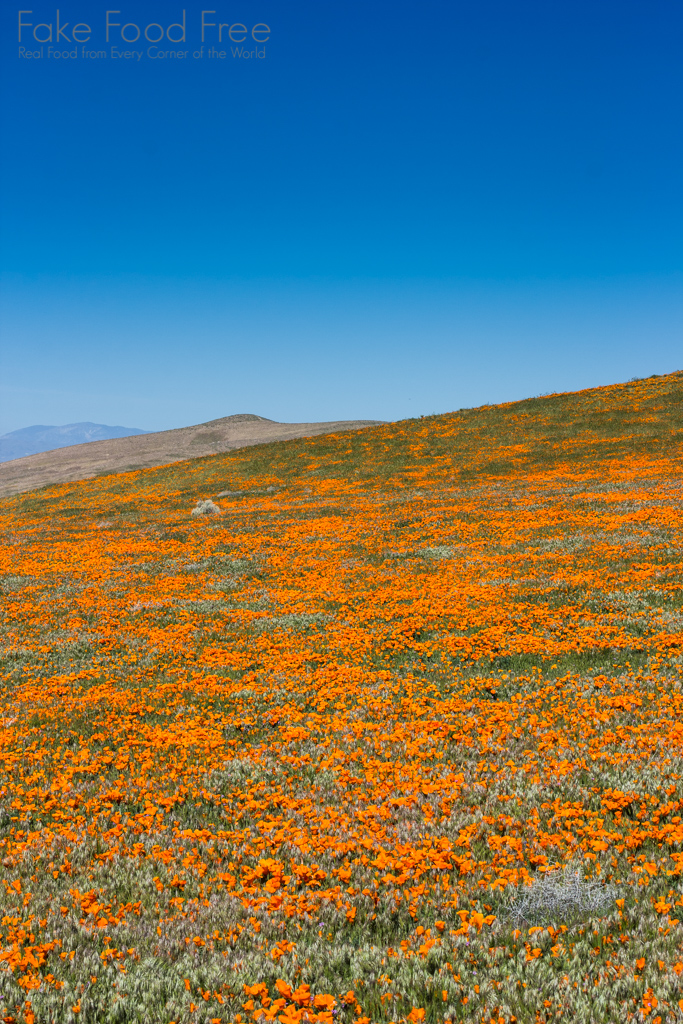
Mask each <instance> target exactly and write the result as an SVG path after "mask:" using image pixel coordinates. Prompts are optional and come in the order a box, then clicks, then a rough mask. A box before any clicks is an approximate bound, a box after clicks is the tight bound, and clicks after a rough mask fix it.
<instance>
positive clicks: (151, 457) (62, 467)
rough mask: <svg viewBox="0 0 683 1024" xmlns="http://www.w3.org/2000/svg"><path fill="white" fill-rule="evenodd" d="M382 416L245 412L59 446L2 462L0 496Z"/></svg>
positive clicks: (345, 427)
mask: <svg viewBox="0 0 683 1024" xmlns="http://www.w3.org/2000/svg"><path fill="white" fill-rule="evenodd" d="M375 423H377V420H351V421H344V420H338V421H336V422H332V423H276V422H275V421H274V420H268V419H265V418H264V417H263V416H254V415H252V414H250V413H241V414H238V415H236V416H223V417H222V418H220V419H217V420H209V421H208V422H207V423H199V424H197V425H196V426H192V427H180V428H178V429H177V430H162V431H158V432H156V433H142V432H140V433H139V434H138V435H137V436H129V437H116V438H114V439H111V440H101V441H90V442H89V443H88V444H74V445H70V446H69V447H68V448H57V449H56V450H54V451H46V452H42V453H40V454H37V455H29V456H28V457H26V458H22V459H15V460H14V461H12V462H8V463H5V464H3V465H0V497H5V496H7V495H9V494H18V493H21V492H22V491H32V490H35V489H36V488H38V487H44V486H45V485H46V484H54V483H66V482H68V481H74V480H87V479H92V478H93V477H95V476H101V475H103V474H110V473H125V472H128V471H130V470H134V469H144V468H148V467H150V466H161V465H166V464H167V463H171V462H180V461H183V460H185V459H191V458H193V457H195V458H196V457H197V456H200V455H213V454H215V453H216V452H224V451H230V450H231V449H234V448H242V447H244V446H248V445H253V444H263V443H264V442H265V441H282V440H286V439H288V438H294V437H307V436H311V435H316V434H326V433H330V432H331V431H339V430H359V429H361V428H362V427H366V426H368V425H372V424H375Z"/></svg>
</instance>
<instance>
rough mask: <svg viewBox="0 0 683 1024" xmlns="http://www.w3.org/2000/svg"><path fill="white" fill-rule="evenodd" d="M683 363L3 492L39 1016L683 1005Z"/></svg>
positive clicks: (10, 796)
mask: <svg viewBox="0 0 683 1024" xmlns="http://www.w3.org/2000/svg"><path fill="white" fill-rule="evenodd" d="M682 383H683V375H681V374H673V375H670V376H668V377H659V378H651V379H650V380H646V381H638V382H634V383H630V384H628V385H617V386H615V387H613V388H603V389H594V390H591V391H584V392H580V393H578V394H574V395H556V396H551V397H549V398H543V399H535V400H531V401H530V402H526V403H525V402H521V403H516V404H514V405H509V406H501V407H497V408H485V409H476V410H469V411H466V412H461V413H454V414H451V415H449V416H441V417H435V418H433V419H428V420H412V421H406V422H403V423H394V424H386V425H383V426H379V427H375V428H371V429H369V430H367V431H363V432H346V433H339V434H336V435H332V436H324V437H309V438H299V439H294V440H289V441H285V442H279V443H276V444H264V445H260V446H258V447H251V448H242V449H240V450H238V451H234V452H225V453H223V454H220V455H215V456H209V457H206V458H199V459H191V460H187V461H185V462H182V463H176V464H174V465H170V466H164V467H159V468H157V469H149V470H143V471H141V472H136V473H129V474H119V475H112V476H109V477H101V478H99V479H96V480H90V481H86V482H80V483H72V484H63V485H60V486H53V487H49V488H45V489H43V490H41V491H38V492H34V493H32V494H23V495H17V496H14V497H12V498H6V499H4V500H2V501H0V595H1V599H2V600H1V606H2V614H1V615H0V722H2V730H1V739H2V745H1V746H2V749H1V751H0V755H1V756H0V846H1V847H2V855H1V859H2V865H3V872H4V876H3V881H4V885H3V886H0V918H2V921H3V922H4V925H3V929H4V931H3V942H4V953H3V956H4V957H5V961H6V962H5V969H4V972H3V976H2V1005H3V1007H4V1010H5V1014H6V1016H5V1019H6V1020H10V1019H13V1020H15V1021H16V1022H17V1024H31V1022H34V1021H35V1022H41V1024H42V1022H43V1021H60V1022H61V1021H69V1020H73V1019H76V1016H77V1015H78V1019H79V1020H80V1019H83V1020H84V1021H102V1022H111V1024H113V1022H114V1021H130V1022H133V1021H135V1022H142V1021H144V1022H145V1024H147V1022H149V1024H168V1022H169V1021H183V1022H188V1021H193V1022H197V1024H208V1022H210V1021H222V1022H225V1021H240V1020H242V1021H243V1022H244V1024H256V1022H257V1021H259V1019H260V1020H263V1019H264V1017H270V1018H271V1019H272V1020H276V1019H278V1018H279V1020H280V1021H282V1022H286V1024H304V1022H305V1019H306V1015H308V1017H309V1020H310V1021H311V1022H312V1024H313V1022H317V1024H331V1022H333V1021H334V1022H336V1024H352V1021H356V1022H357V1024H391V1022H396V1021H401V1022H404V1024H406V1022H409V1024H421V1022H422V1024H439V1022H444V1021H451V1022H453V1024H455V1022H456V1021H457V1022H460V1024H482V1021H486V1022H490V1021H497V1022H500V1021H505V1022H506V1024H510V1022H511V1021H517V1022H518V1024H539V1022H545V1024H550V1022H551V1021H553V1022H556V1021H566V1020H568V1019H571V1020H572V1022H573V1024H598V1022H599V1024H615V1022H617V1021H619V1022H622V1021H624V1022H626V1021H629V1020H634V1021H635V1020H636V1019H638V1020H645V1019H647V1020H652V1021H653V1024H655V1022H656V1021H660V1022H661V1024H674V1021H678V1020H680V1014H679V1011H678V1006H679V1003H680V996H681V991H680V974H681V971H682V970H683V967H682V964H681V953H682V947H681V928H680V923H679V919H678V917H674V915H676V914H678V913H680V911H679V905H680V903H681V900H680V899H679V898H678V897H679V896H680V875H681V872H682V870H683V853H682V852H681V849H682V847H683V823H682V822H681V815H682V814H683V724H682V722H683V694H682V691H681V687H682V685H683V588H682V586H681V569H682V566H683V518H682V515H681V513H682V510H683V486H682V473H681V470H682V468H683V458H682V455H683V450H682V445H681V441H682V439H683V430H682V426H683V425H682V424H681V384H682ZM225 490H228V491H229V493H228V494H224V495H223V496H222V497H220V498H218V503H219V507H220V514H219V515H218V514H207V515H199V514H193V507H194V506H195V501H196V499H197V498H203V497H208V496H210V495H213V496H214V497H216V496H218V495H219V494H220V493H221V492H223V491H225ZM677 903H678V905H677ZM681 916H683V915H681ZM27 993H28V994H30V1000H31V1002H30V1007H29V1003H28V1001H27ZM655 1007H656V1009H657V1016H654V1014H653V1015H652V1016H650V1011H651V1010H652V1009H653V1008H655ZM280 1011H282V1012H280Z"/></svg>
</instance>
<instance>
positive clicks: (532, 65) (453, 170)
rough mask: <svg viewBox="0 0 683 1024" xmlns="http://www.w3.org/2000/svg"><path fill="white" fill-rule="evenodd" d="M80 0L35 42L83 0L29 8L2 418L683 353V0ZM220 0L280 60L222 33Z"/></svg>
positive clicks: (279, 397)
mask: <svg viewBox="0 0 683 1024" xmlns="http://www.w3.org/2000/svg"><path fill="white" fill-rule="evenodd" d="M57 2H60V4H63V6H60V8H59V10H60V25H61V26H64V25H65V24H67V25H68V28H67V29H66V30H65V33H66V36H67V38H70V34H71V33H72V31H73V27H74V25H75V24H79V23H80V24H86V25H88V26H89V27H90V29H91V31H90V38H89V41H88V42H87V44H83V42H79V43H78V44H76V43H73V42H69V43H68V44H67V43H65V42H64V37H63V36H62V40H61V41H60V43H58V44H56V43H54V41H53V45H54V47H55V48H56V49H58V50H59V51H67V52H74V49H75V51H76V53H77V56H75V57H61V58H55V57H52V56H48V46H49V45H50V44H49V41H46V42H45V43H43V44H42V46H43V50H42V52H43V56H42V57H30V58H29V57H26V56H25V55H24V56H21V57H20V56H19V46H20V45H23V46H24V48H25V49H24V53H25V52H26V51H27V50H30V51H34V52H40V46H41V43H40V42H39V41H38V40H39V38H40V37H41V36H42V37H46V36H47V33H48V29H47V28H45V27H43V28H37V29H36V26H38V25H40V24H43V25H50V24H51V25H52V31H53V35H54V33H55V21H56V4H54V5H53V4H46V3H42V2H39V0H32V2H29V0H24V2H23V3H22V4H16V5H15V4H9V3H7V4H4V5H3V9H2V13H1V18H2V22H1V31H2V40H1V42H2V53H1V57H2V64H3V70H2V76H3V94H4V100H3V112H2V145H3V151H4V160H3V166H2V171H1V178H0V193H1V195H2V222H1V227H2V267H1V269H2V275H3V276H2V342H1V346H2V347H1V350H0V433H1V432H5V431H9V430H13V429H17V428H19V427H23V426H27V425H29V424H32V423H65V422H73V421H78V420H94V421H96V422H105V423H122V424H125V425H129V426H139V427H143V428H146V429H164V428H168V427H174V426H182V425H185V424H187V423H192V422H199V421H201V420H206V419H210V418H214V417H217V416H223V415H229V414H231V413H235V412H245V411H249V412H256V413H259V414H261V415H264V416H268V417H271V418H273V419H282V420H308V419H315V420H318V419H336V418H352V417H368V418H380V419H397V418H401V417H405V416H411V415H418V414H420V413H431V412H445V411H448V410H450V409H454V408H459V407H461V406H465V405H474V404H480V403H483V402H487V401H502V400H508V399H514V398H521V397H525V396H527V395H530V394H538V393H540V392H545V391H551V390H569V389H575V388H580V387H585V386H590V385H593V384H601V383H608V382H611V381H615V380H624V379H627V378H629V377H631V376H644V375H648V374H650V373H665V372H668V371H671V370H674V369H679V368H681V367H683V288H682V282H683V273H682V271H683V267H682V262H683V261H682V255H683V216H682V213H683V188H682V187H681V185H682V181H683V133H682V132H681V115H682V113H683V109H682V108H683V60H682V59H681V39H682V32H681V30H682V29H683V7H682V6H681V4H680V0H641V2H632V0H618V2H616V0H600V3H596V2H595V0H591V2H588V0H571V2H569V0H567V2H559V0H558V2H555V0H553V2H551V3H549V2H548V0H517V2H515V3H512V2H510V0H506V2H502V0H476V2H473V0H468V2H464V0H440V2H436V0H421V2H420V3H417V2H413V3H408V2H404V0H398V2H392V3H389V2H385V0H374V2H370V3H368V0H364V2H362V3H361V2H359V0H344V2H343V3H342V2H341V0H303V2H298V3H292V2H286V0H231V2H230V3H229V4H228V3H221V0H213V2H210V0H205V2H204V3H195V2H194V0H179V2H178V3H176V2H175V0H159V2H157V3H152V2H149V0H119V3H118V4H114V3H113V0H110V2H109V3H106V2H105V3H102V4H100V3H99V0H57ZM183 4H184V5H185V11H186V15H185V21H186V42H185V43H182V42H179V43H172V42H169V41H168V40H167V39H166V38H165V39H164V41H163V42H160V43H159V44H157V45H158V47H159V50H161V49H162V48H163V50H181V51H184V52H186V53H187V56H186V57H185V58H182V59H181V58H170V57H168V58H158V57H156V58H155V57H152V56H150V55H149V54H148V52H147V47H148V46H150V45H151V44H150V43H149V42H148V41H146V40H145V39H144V30H145V27H146V26H147V25H153V24H158V25H160V26H161V29H162V30H165V29H166V28H167V27H168V26H169V24H171V23H179V22H182V12H183ZM114 8H116V9H120V10H121V15H118V14H112V15H110V16H109V20H110V22H119V23H120V25H124V24H125V25H128V26H129V27H128V28H127V29H126V30H125V32H126V34H127V35H128V37H129V38H130V39H132V38H133V37H134V35H135V32H136V27H135V26H137V27H138V28H139V29H140V32H141V38H140V40H138V41H132V42H129V43H126V42H123V41H122V40H121V38H120V28H112V29H110V40H109V42H108V43H107V42H106V39H105V21H106V11H107V10H108V9H110V10H111V9H114ZM21 9H27V10H31V11H32V13H30V14H29V13H26V14H24V15H22V20H23V21H25V22H29V23H30V27H29V28H24V29H22V33H23V36H22V43H21V44H20V43H19V41H18V38H17V36H18V12H19V10H21ZM211 9H215V10H216V15H215V16H214V15H205V21H214V22H216V23H217V24H220V23H225V24H232V25H235V24H239V23H242V24H244V25H245V26H246V28H247V30H248V32H251V29H252V28H253V26H254V25H256V24H262V25H263V24H265V25H267V26H268V27H269V30H270V32H269V38H268V40H267V42H259V43H258V44H257V43H254V42H252V41H251V39H250V38H249V37H248V38H249V42H248V44H237V45H238V46H239V45H242V46H244V45H248V47H249V52H251V51H253V50H257V51H258V53H261V54H264V55H263V56H253V57H251V58H246V57H240V56H233V55H232V53H231V46H232V47H235V49H236V52H237V47H236V45H235V43H230V40H229V39H227V31H228V30H227V29H224V30H223V37H224V38H223V44H222V46H221V47H220V49H221V50H223V52H225V53H226V54H227V56H226V57H225V58H223V59H221V58H220V57H209V46H210V45H211V44H212V43H215V42H217V40H216V32H217V29H208V30H207V31H206V39H205V45H204V50H203V51H200V47H201V38H200V37H201V31H200V23H201V11H202V10H211ZM131 26H132V27H131ZM34 30H35V31H36V33H37V35H36V38H35V39H34V37H33V32H34ZM260 31H261V32H263V30H260ZM158 32H159V29H157V28H151V29H150V30H149V32H148V35H149V36H150V38H154V37H155V36H156V34H158ZM179 32H180V30H179V29H178V28H176V29H171V30H170V33H171V36H174V35H175V36H177V35H178V34H179ZM212 33H213V36H212ZM239 33H240V30H239V29H238V30H236V34H237V35H238V36H239ZM83 35H84V31H83V30H81V37H82V36H83ZM84 46H85V50H86V51H88V50H89V51H91V52H100V53H106V55H107V56H106V57H101V56H100V57H90V58H87V57H84V56H83V47H84ZM112 46H116V49H117V51H118V52H122V51H126V50H127V51H129V52H140V53H141V54H142V57H141V59H140V60H138V59H137V57H133V58H128V59H126V58H121V57H112ZM155 52H159V51H158V50H157V51H151V53H155ZM199 52H202V53H203V55H202V56H201V57H195V56H194V54H195V53H199Z"/></svg>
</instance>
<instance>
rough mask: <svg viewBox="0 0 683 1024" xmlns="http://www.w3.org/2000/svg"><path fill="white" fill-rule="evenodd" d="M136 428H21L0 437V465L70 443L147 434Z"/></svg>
mask: <svg viewBox="0 0 683 1024" xmlns="http://www.w3.org/2000/svg"><path fill="white" fill-rule="evenodd" d="M149 433H151V431H149V430H139V429H138V428H137V427H108V426H107V425H106V424H105V423H67V424H65V425H64V426H63V427H46V426H44V425H42V424H39V425H37V426H35V427H22V429H21V430H12V431H11V433H9V434H3V435H2V436H1V437H0V462H9V461H10V460H11V459H21V458H23V457H24V455H37V454H38V452H49V451H51V450H52V449H53V448H68V447H69V446H70V445H72V444H85V443H86V442H88V441H110V440H111V439H112V438H114V437H132V435H133V434H149Z"/></svg>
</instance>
